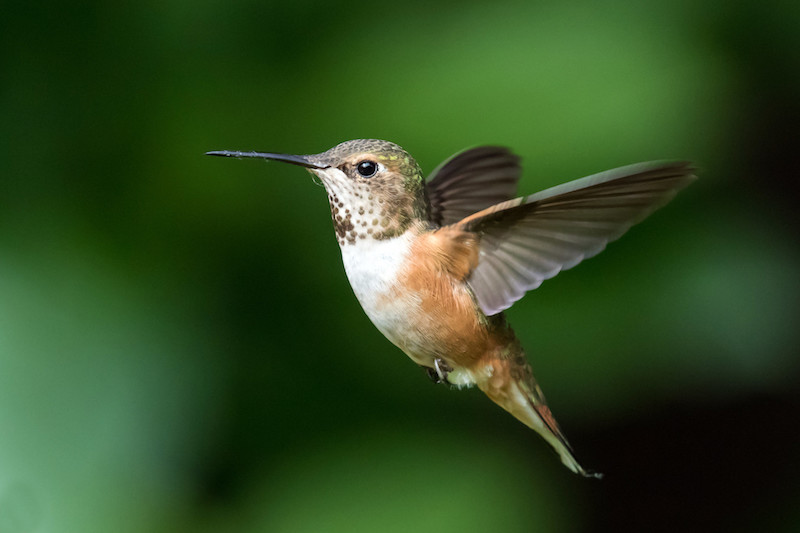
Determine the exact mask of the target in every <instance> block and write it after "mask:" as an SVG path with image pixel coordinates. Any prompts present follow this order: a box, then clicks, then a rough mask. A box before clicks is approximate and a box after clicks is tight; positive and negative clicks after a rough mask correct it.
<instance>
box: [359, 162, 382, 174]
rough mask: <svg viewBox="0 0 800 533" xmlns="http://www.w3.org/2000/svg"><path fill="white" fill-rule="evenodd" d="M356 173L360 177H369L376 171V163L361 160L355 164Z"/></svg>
mask: <svg viewBox="0 0 800 533" xmlns="http://www.w3.org/2000/svg"><path fill="white" fill-rule="evenodd" d="M356 170H358V174H359V175H360V176H361V177H362V178H371V177H372V176H374V175H375V174H376V173H377V172H378V163H376V162H375V161H369V160H367V161H362V162H360V163H359V164H358V165H357V166H356Z"/></svg>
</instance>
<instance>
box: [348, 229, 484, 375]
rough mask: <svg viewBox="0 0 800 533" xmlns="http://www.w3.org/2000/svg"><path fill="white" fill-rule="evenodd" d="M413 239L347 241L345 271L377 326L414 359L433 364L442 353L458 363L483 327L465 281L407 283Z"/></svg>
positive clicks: (464, 360) (455, 365) (472, 348)
mask: <svg viewBox="0 0 800 533" xmlns="http://www.w3.org/2000/svg"><path fill="white" fill-rule="evenodd" d="M411 244H412V241H411V238H410V237H408V236H400V237H396V238H394V239H389V240H385V241H372V242H359V243H357V244H355V245H345V246H343V247H342V258H343V261H344V266H345V271H346V272H347V277H348V279H349V281H350V285H351V286H352V287H353V292H354V293H355V295H356V297H357V298H358V301H359V303H360V304H361V306H362V307H363V309H364V312H365V313H366V314H367V316H368V317H369V319H370V320H371V321H372V323H373V324H374V325H375V327H377V328H378V330H379V331H380V332H381V333H383V334H384V335H385V336H386V338H387V339H389V340H390V341H391V342H392V343H393V344H394V345H396V346H397V347H398V348H400V349H401V350H403V352H405V353H406V354H407V355H408V356H409V357H410V358H411V359H412V360H413V361H414V362H416V363H417V364H419V365H423V366H427V367H431V366H433V361H434V359H436V358H442V359H444V360H445V361H447V362H448V364H450V365H451V367H453V368H454V369H457V368H459V367H462V366H464V365H465V364H466V363H467V362H468V360H470V359H472V353H471V352H473V351H475V349H476V348H478V347H477V346H476V343H475V342H474V340H475V339H472V338H471V337H472V336H473V333H474V332H475V331H477V330H479V327H478V324H477V322H478V315H477V314H476V312H475V310H474V308H473V305H472V299H471V296H470V295H469V294H468V292H467V289H466V287H461V288H457V289H455V290H453V289H451V288H449V283H447V285H448V288H447V289H445V290H442V288H441V287H439V288H438V289H437V290H434V289H433V287H434V286H435V285H436V283H435V282H434V281H433V280H431V282H430V283H423V284H422V287H419V286H417V287H414V286H413V285H414V284H408V283H407V280H405V279H404V272H407V266H408V259H409V253H410V248H411ZM362 245H363V246H362ZM359 247H360V248H361V249H357V248H359ZM438 281H439V282H440V283H441V282H442V280H441V279H440V280H438ZM478 351H479V350H478ZM475 355H477V353H476V354H475Z"/></svg>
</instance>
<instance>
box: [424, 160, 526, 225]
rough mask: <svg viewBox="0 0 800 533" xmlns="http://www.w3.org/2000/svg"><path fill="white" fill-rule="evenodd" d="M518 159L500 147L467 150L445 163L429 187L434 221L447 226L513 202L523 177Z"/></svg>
mask: <svg viewBox="0 0 800 533" xmlns="http://www.w3.org/2000/svg"><path fill="white" fill-rule="evenodd" d="M520 172H521V170H520V166H519V157H517V156H516V155H514V154H512V153H511V152H509V151H508V149H506V148H502V147H499V146H479V147H477V148H471V149H469V150H465V151H463V152H461V153H459V154H456V155H455V156H453V157H451V158H450V159H448V160H447V161H445V162H444V163H442V164H441V165H440V166H439V167H438V168H437V169H436V170H434V171H433V172H432V173H431V176H430V178H429V180H428V183H427V185H426V188H427V192H428V199H429V200H430V202H431V221H432V222H433V223H435V224H437V225H448V224H453V223H455V222H458V221H459V220H461V219H463V218H465V217H467V216H469V215H471V214H473V213H476V212H478V211H480V210H481V209H485V208H486V207H489V206H491V205H494V204H497V203H498V202H502V201H504V200H508V199H509V198H512V197H513V196H514V194H515V193H516V190H517V182H518V181H519V176H520Z"/></svg>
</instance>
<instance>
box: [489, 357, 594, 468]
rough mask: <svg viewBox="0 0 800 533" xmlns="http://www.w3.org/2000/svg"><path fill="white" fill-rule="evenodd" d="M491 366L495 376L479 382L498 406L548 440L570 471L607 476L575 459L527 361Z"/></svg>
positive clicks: (499, 363) (492, 375)
mask: <svg viewBox="0 0 800 533" xmlns="http://www.w3.org/2000/svg"><path fill="white" fill-rule="evenodd" d="M491 365H492V368H493V371H492V374H491V376H489V377H488V379H486V380H485V381H479V382H478V383H477V385H478V388H480V389H481V390H482V391H483V392H484V393H485V394H486V395H487V396H488V397H489V398H490V399H491V400H492V401H493V402H495V403H496V404H497V405H499V406H500V407H502V408H503V409H505V410H506V411H508V412H509V413H511V414H512V415H514V416H515V417H516V418H517V419H518V420H520V421H521V422H522V423H523V424H525V425H526V426H528V427H529V428H531V429H533V430H534V431H536V432H537V433H539V434H540V435H541V436H542V437H544V440H546V441H547V442H548V443H549V444H550V446H552V447H553V449H555V451H556V452H557V453H558V455H559V457H561V462H562V463H564V465H565V466H566V467H567V468H569V469H570V470H572V471H573V472H575V473H576V474H580V475H582V476H584V477H593V478H598V479H599V478H601V477H603V475H602V474H599V473H595V472H591V471H589V470H585V469H584V468H583V467H582V466H581V465H580V463H578V460H577V459H575V456H574V455H573V452H572V447H571V446H570V445H569V442H567V438H566V437H565V436H564V433H563V432H562V431H561V428H560V427H559V426H558V422H556V419H555V418H554V417H553V414H552V413H551V412H550V408H549V407H548V406H547V402H546V401H545V398H544V394H542V390H541V389H540V388H539V385H537V384H536V381H535V380H534V379H533V373H532V372H531V369H530V366H529V365H528V364H527V362H525V363H524V364H519V362H518V361H514V360H511V359H496V360H495V361H493V362H492V363H491Z"/></svg>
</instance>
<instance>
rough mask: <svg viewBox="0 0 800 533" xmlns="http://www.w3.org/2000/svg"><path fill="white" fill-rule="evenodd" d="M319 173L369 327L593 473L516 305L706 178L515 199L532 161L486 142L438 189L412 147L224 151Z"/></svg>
mask: <svg viewBox="0 0 800 533" xmlns="http://www.w3.org/2000/svg"><path fill="white" fill-rule="evenodd" d="M208 155H216V156H225V157H236V158H242V157H254V158H262V159H269V160H274V161H283V162H286V163H291V164H294V165H299V166H302V167H305V168H307V169H308V170H309V171H310V172H311V173H312V174H315V175H316V176H318V177H319V179H320V180H321V181H322V183H323V185H324V186H325V189H326V191H327V193H328V201H329V203H330V208H331V217H332V218H333V225H334V228H335V230H336V237H337V239H338V241H339V246H340V248H341V251H342V259H343V262H344V268H345V272H346V273H347V278H348V279H349V281H350V285H351V286H352V287H353V292H355V295H356V298H358V301H359V302H360V303H361V306H362V307H363V308H364V311H365V312H366V314H367V316H368V317H369V319H370V320H371V321H372V323H373V324H375V326H376V327H377V328H378V329H379V330H380V331H381V333H383V334H384V335H385V336H386V338H388V339H389V340H390V341H391V342H392V343H393V344H395V345H396V346H397V347H398V348H400V349H401V350H402V351H403V352H405V353H406V354H407V355H408V356H409V357H410V358H411V359H412V360H413V361H414V362H415V363H417V364H418V365H420V366H422V367H424V368H425V369H426V371H427V373H428V375H429V377H431V379H433V380H434V381H436V382H443V383H449V384H452V385H456V386H459V387H461V386H469V385H477V387H478V388H479V389H480V390H482V391H483V392H484V393H485V394H486V395H487V396H488V397H489V398H490V399H491V400H492V401H494V402H495V403H497V404H498V405H500V406H501V407H502V408H503V409H505V410H506V411H508V412H509V413H511V414H512V415H514V416H515V417H516V418H517V419H519V420H520V421H522V423H524V424H525V425H527V426H528V427H530V428H532V429H534V430H535V431H537V432H538V433H539V434H540V435H541V436H542V437H544V439H545V440H546V441H547V442H548V443H549V444H550V445H551V446H552V447H553V448H554V449H555V450H556V452H557V453H558V454H559V456H560V457H561V461H562V462H563V463H564V464H565V465H566V466H567V467H568V468H569V469H570V470H572V471H573V472H575V473H577V474H581V475H583V476H587V477H600V475H599V474H595V473H592V472H590V471H588V470H585V469H584V468H583V467H581V465H580V464H579V463H578V461H577V460H576V459H575V457H574V455H573V453H572V449H571V447H570V445H569V443H568V442H567V439H566V438H565V437H564V434H563V433H562V431H561V429H560V428H559V426H558V423H557V422H556V420H555V418H554V417H553V415H552V413H551V412H550V409H549V408H548V406H547V403H546V402H545V398H544V395H543V394H542V390H541V389H540V388H539V385H538V384H537V383H536V380H535V379H534V377H533V372H532V371H531V367H530V365H529V364H528V361H527V359H526V357H525V352H524V351H523V349H522V346H521V344H520V342H519V340H518V339H517V337H516V335H515V334H514V331H513V330H512V329H511V326H509V324H508V323H507V322H506V319H505V317H504V315H503V312H502V311H503V310H504V309H507V308H508V307H510V306H511V305H512V304H513V303H514V302H515V301H517V300H519V299H520V298H521V297H522V296H523V295H524V294H525V292H526V291H529V290H531V289H535V288H536V287H538V286H539V285H540V284H541V283H542V281H544V280H546V279H549V278H552V277H553V276H555V275H556V274H558V273H559V272H560V271H562V270H565V269H567V268H571V267H573V266H575V265H577V264H578V263H580V262H581V261H582V260H583V259H585V258H587V257H591V256H593V255H595V254H597V253H599V252H600V251H601V250H603V248H605V246H606V243H608V242H609V241H611V240H614V239H616V238H618V237H619V236H620V235H622V234H623V233H624V232H625V231H626V230H627V229H628V228H630V227H631V226H632V225H633V224H635V223H637V222H639V221H640V220H642V219H643V218H645V217H646V216H647V215H649V214H650V213H652V212H653V211H655V210H656V209H657V208H659V207H661V206H662V205H664V204H665V203H666V202H668V201H669V200H670V199H671V198H672V197H673V196H674V195H675V194H676V193H677V192H678V191H679V190H680V189H682V188H683V187H685V186H686V185H688V184H689V183H690V182H691V181H693V180H694V179H695V176H694V175H693V174H692V172H693V168H692V166H691V165H690V164H689V163H687V162H668V161H656V162H649V163H639V164H635V165H630V166H626V167H622V168H617V169H614V170H609V171H606V172H601V173H599V174H594V175H592V176H588V177H585V178H582V179H578V180H575V181H572V182H569V183H566V184H563V185H559V186H556V187H552V188H550V189H547V190H545V191H542V192H539V193H536V194H532V195H530V196H522V197H518V198H515V197H514V196H515V194H516V188H517V181H518V180H519V177H520V171H521V169H520V164H519V158H518V157H517V156H516V155H514V154H512V153H511V152H510V151H508V150H507V149H506V148H501V147H495V146H482V147H477V148H471V149H469V150H466V151H463V152H461V153H459V154H456V155H455V156H453V157H451V158H450V159H448V160H447V161H445V162H444V163H442V164H441V165H440V166H439V167H438V168H437V169H436V170H434V171H433V173H432V174H431V176H430V178H429V179H428V181H427V182H426V181H425V179H424V178H423V175H422V171H421V170H420V167H419V165H418V164H417V162H416V161H415V160H414V159H413V158H412V157H411V156H410V155H409V154H408V153H407V152H406V151H405V150H403V149H402V148H401V147H399V146H398V145H396V144H394V143H391V142H388V141H381V140H375V139H359V140H353V141H347V142H344V143H341V144H339V145H337V146H335V147H333V148H331V149H330V150H328V151H326V152H323V153H321V154H315V155H286V154H275V153H261V152H238V151H228V150H224V151H214V152H208Z"/></svg>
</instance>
